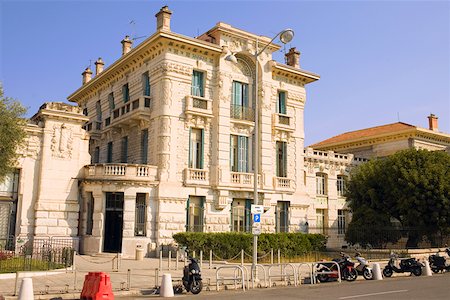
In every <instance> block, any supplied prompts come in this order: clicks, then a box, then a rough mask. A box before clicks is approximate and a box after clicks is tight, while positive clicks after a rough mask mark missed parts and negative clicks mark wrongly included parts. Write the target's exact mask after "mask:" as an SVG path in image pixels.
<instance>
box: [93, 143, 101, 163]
mask: <svg viewBox="0 0 450 300" xmlns="http://www.w3.org/2000/svg"><path fill="white" fill-rule="evenodd" d="M99 162H100V147H95V149H94V156H93V157H92V163H94V164H98V163H99Z"/></svg>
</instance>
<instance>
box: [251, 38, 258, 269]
mask: <svg viewBox="0 0 450 300" xmlns="http://www.w3.org/2000/svg"><path fill="white" fill-rule="evenodd" d="M258 55H259V54H258V38H256V49H255V66H256V68H255V69H256V70H255V128H254V138H255V141H254V145H255V150H254V151H253V155H254V159H253V161H254V165H253V204H254V205H258V167H259V91H258V73H259V72H258ZM257 264H258V235H257V234H254V235H253V259H252V272H255V273H253V274H254V275H255V276H254V277H253V274H252V277H253V278H256V265H257Z"/></svg>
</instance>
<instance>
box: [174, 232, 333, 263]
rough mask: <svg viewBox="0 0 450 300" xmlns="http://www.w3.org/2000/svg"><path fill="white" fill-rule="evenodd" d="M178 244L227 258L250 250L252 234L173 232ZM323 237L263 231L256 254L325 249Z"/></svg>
mask: <svg viewBox="0 0 450 300" xmlns="http://www.w3.org/2000/svg"><path fill="white" fill-rule="evenodd" d="M173 238H174V240H175V241H176V242H177V243H178V244H179V245H180V246H186V247H187V248H188V249H189V250H190V251H196V252H199V251H200V250H202V251H203V252H204V253H206V252H209V251H210V250H213V252H214V254H215V255H216V256H217V257H221V258H224V259H229V258H232V257H235V256H236V255H238V254H239V253H240V251H241V249H242V250H244V251H245V252H247V253H252V251H253V235H252V234H250V233H239V232H218V233H203V232H180V233H177V234H174V235H173ZM325 244H326V237H324V236H323V235H321V234H304V233H263V234H261V235H260V236H259V238H258V250H259V254H260V255H263V254H266V253H269V252H270V251H271V249H274V251H276V250H277V249H280V250H281V251H282V253H283V256H285V257H296V256H300V255H303V254H305V253H308V252H312V251H321V250H324V249H325Z"/></svg>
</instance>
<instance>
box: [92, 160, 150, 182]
mask: <svg viewBox="0 0 450 300" xmlns="http://www.w3.org/2000/svg"><path fill="white" fill-rule="evenodd" d="M85 170H86V173H85V178H86V179H87V180H137V181H158V180H157V170H158V168H157V167H156V166H150V165H138V164H95V165H88V166H85Z"/></svg>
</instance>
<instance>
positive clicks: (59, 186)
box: [0, 103, 90, 247]
mask: <svg viewBox="0 0 450 300" xmlns="http://www.w3.org/2000/svg"><path fill="white" fill-rule="evenodd" d="M87 120H88V118H86V117H85V116H83V115H82V111H81V109H80V108H79V107H73V106H71V105H68V104H65V103H45V104H43V105H42V106H41V107H40V109H39V112H38V113H37V114H36V115H34V116H33V117H32V118H31V119H30V121H29V123H28V124H27V126H26V128H25V130H26V133H27V137H26V140H25V145H24V146H23V147H22V148H21V149H20V150H19V151H20V158H19V160H18V162H17V171H16V172H14V173H13V174H11V175H10V176H7V177H6V179H5V180H4V182H3V183H2V184H1V185H0V246H4V244H5V242H8V239H9V238H11V237H15V238H16V239H17V240H20V241H21V242H23V243H25V242H27V241H28V240H31V239H33V238H35V237H39V238H44V239H49V240H50V239H51V238H54V237H58V238H64V239H65V240H66V242H67V243H66V245H73V246H74V247H78V238H77V236H78V217H79V211H80V202H79V200H80V199H79V197H78V195H79V190H78V189H79V186H78V179H77V178H79V177H80V176H81V175H82V172H83V167H84V166H85V165H86V164H89V162H90V156H89V153H88V143H89V136H88V135H87V134H86V132H85V130H83V129H82V125H83V124H84V123H85V122H86V121H87ZM19 244H20V243H19Z"/></svg>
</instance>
